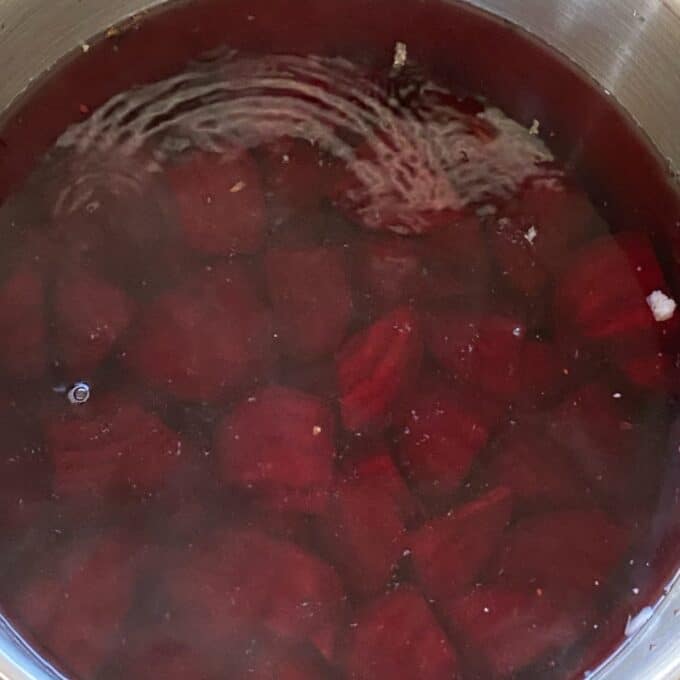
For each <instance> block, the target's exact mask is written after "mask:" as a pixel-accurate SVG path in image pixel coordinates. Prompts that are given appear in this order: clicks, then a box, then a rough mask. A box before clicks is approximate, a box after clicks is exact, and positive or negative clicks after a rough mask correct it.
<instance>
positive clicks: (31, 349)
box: [0, 265, 47, 379]
mask: <svg viewBox="0 0 680 680" xmlns="http://www.w3.org/2000/svg"><path fill="white" fill-rule="evenodd" d="M44 305H45V289H44V283H43V277H42V275H41V273H40V271H39V270H38V269H37V268H35V267H32V266H30V265H19V266H18V267H17V268H15V269H14V271H13V272H12V273H11V274H10V276H9V277H8V278H7V279H5V281H4V282H3V283H2V284H1V285H0V368H2V370H3V371H4V373H5V374H6V375H7V376H8V377H10V378H17V379H24V378H29V379H32V378H39V377H40V376H41V375H42V374H43V373H44V372H45V369H46V368H47V322H46V319H45V307H44Z"/></svg>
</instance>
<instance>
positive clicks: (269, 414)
mask: <svg viewBox="0 0 680 680" xmlns="http://www.w3.org/2000/svg"><path fill="white" fill-rule="evenodd" d="M333 437H334V419H333V415H332V413H331V411H330V410H329V409H328V407H327V406H326V405H325V404H324V403H323V402H322V401H321V400H319V399H317V398H316V397H313V396H310V395H307V394H305V393H303V392H298V391H297V390H292V389H289V388H286V387H278V386H271V387H266V388H264V389H261V390H259V391H258V392H256V393H255V394H254V395H253V396H251V397H249V398H248V399H246V400H245V401H243V402H242V403H240V404H239V405H237V406H236V408H235V409H234V410H233V411H232V412H231V413H229V414H227V415H226V416H225V417H224V418H223V419H222V421H221V422H220V423H219V425H218V426H217V430H216V433H215V451H216V453H217V456H218V460H219V465H220V472H221V476H222V480H223V481H224V482H225V483H227V484H235V485H237V486H240V487H243V488H244V489H247V490H252V491H255V492H259V493H261V494H263V495H264V496H265V497H267V496H271V495H273V496H274V498H278V499H282V498H283V497H285V495H286V494H290V495H292V496H293V497H294V498H295V497H297V499H298V500H299V501H300V502H301V503H302V507H300V508H299V509H304V502H305V501H309V502H310V503H312V505H315V503H314V500H315V498H317V497H318V496H320V497H321V499H322V500H324V501H325V499H326V496H327V491H328V489H329V487H330V484H331V482H332V477H333V458H334V456H335V447H334V443H333ZM290 509H295V507H291V508H290Z"/></svg>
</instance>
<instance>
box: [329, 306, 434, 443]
mask: <svg viewBox="0 0 680 680" xmlns="http://www.w3.org/2000/svg"><path fill="white" fill-rule="evenodd" d="M422 354H423V343H422V340H421V336H420V332H419V324H418V320H417V318H416V316H415V314H414V312H413V311H412V310H410V309H409V308H408V307H399V308H398V309H396V310H394V311H393V312H391V313H390V314H388V315H386V316H384V317H382V318H381V319H380V320H379V321H376V322H375V323H374V324H373V325H372V326H369V327H368V328H367V329H365V330H363V331H361V332H359V333H357V334H356V335H354V336H353V337H351V338H350V339H349V340H348V341H347V342H346V343H345V344H344V345H343V347H342V348H341V350H340V352H339V353H338V356H337V359H336V365H337V373H338V385H339V387H340V411H341V414H342V421H343V424H344V426H345V428H347V429H348V430H351V431H353V432H360V431H364V430H376V429H377V430H379V429H382V428H384V427H385V426H386V425H388V424H389V418H390V413H391V409H392V407H393V405H394V403H395V402H396V400H397V399H398V398H399V397H400V396H401V395H402V393H403V391H404V388H405V387H406V386H407V385H408V384H409V382H410V381H411V380H412V379H413V378H415V377H416V376H417V374H418V371H419V369H420V362H421V358H422Z"/></svg>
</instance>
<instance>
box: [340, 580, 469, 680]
mask: <svg viewBox="0 0 680 680" xmlns="http://www.w3.org/2000/svg"><path fill="white" fill-rule="evenodd" d="M346 670H347V676H348V677H349V678H352V679H353V680H384V679H385V678H391V679H392V678H393V679H394V680H452V679H455V678H458V677H459V675H458V660H457V655H456V652H455V650H454V649H453V647H452V646H451V644H450V642H449V640H448V639H447V636H446V634H445V633H444V631H443V630H442V629H441V628H440V627H439V624H438V623H437V620H436V619H435V617H434V615H433V614H432V612H431V611H430V609H429V607H428V605H427V603H426V602H425V600H424V599H423V598H422V596H421V595H420V594H419V593H417V592H416V591H415V590H412V589H410V588H408V587H403V588H400V589H399V590H396V591H395V592H393V593H391V594H389V595H384V596H383V597H380V598H378V599H377V600H375V601H374V602H373V603H371V604H370V605H368V606H367V607H366V608H364V609H363V610H361V611H360V612H359V614H358V615H357V617H356V623H355V625H353V626H352V628H351V634H350V641H349V647H348V657H347V663H346Z"/></svg>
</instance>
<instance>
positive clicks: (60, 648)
mask: <svg viewBox="0 0 680 680" xmlns="http://www.w3.org/2000/svg"><path fill="white" fill-rule="evenodd" d="M137 562H138V553H136V550H135V546H134V543H132V542H131V541H130V540H129V539H128V538H127V537H125V536H122V535H105V536H103V537H102V538H100V539H97V540H95V541H92V542H90V543H87V542H86V543H84V544H80V545H79V546H78V547H77V548H73V549H71V550H70V551H67V553H66V554H65V555H64V556H62V557H61V558H60V559H58V560H57V561H54V560H51V561H50V562H49V563H48V565H47V568H46V570H45V573H44V574H41V575H39V576H37V577H36V578H35V579H34V580H32V581H29V583H28V584H27V585H26V586H24V588H23V589H21V590H20V591H19V592H18V593H15V594H14V596H13V602H12V603H11V605H10V608H11V609H12V610H13V611H14V612H16V614H17V617H18V619H19V621H22V622H24V623H25V625H27V627H28V628H29V630H30V631H31V632H32V633H33V634H34V635H35V636H36V637H37V639H38V640H39V641H40V643H41V644H43V645H44V646H45V648H46V649H47V650H48V651H49V652H50V653H51V654H52V655H54V657H55V658H57V659H59V660H60V661H62V662H63V663H64V664H65V665H66V666H67V667H68V669H69V670H70V671H72V672H73V673H74V674H75V675H77V676H78V677H83V678H91V677H94V676H95V671H96V669H97V667H98V666H99V665H100V664H102V663H103V662H104V661H105V660H106V659H107V658H108V655H109V654H110V653H111V652H112V651H113V650H114V649H115V647H116V645H117V644H120V641H121V640H122V637H123V631H122V624H123V619H124V617H125V615H126V613H127V611H128V609H129V608H130V606H131V605H132V601H133V590H134V585H135V578H136V572H137V568H138V566H139V565H138V563H137Z"/></svg>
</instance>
